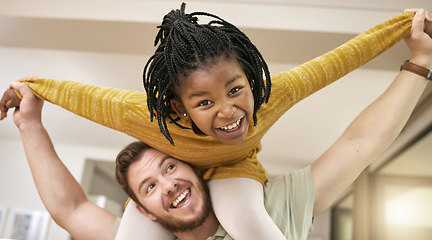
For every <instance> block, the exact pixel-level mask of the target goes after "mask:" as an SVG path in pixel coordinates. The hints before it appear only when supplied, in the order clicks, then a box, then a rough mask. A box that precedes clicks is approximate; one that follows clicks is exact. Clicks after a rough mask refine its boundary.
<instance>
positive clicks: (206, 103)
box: [198, 100, 212, 106]
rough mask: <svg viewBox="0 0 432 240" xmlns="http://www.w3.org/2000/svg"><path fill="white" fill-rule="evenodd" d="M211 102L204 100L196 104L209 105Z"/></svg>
mask: <svg viewBox="0 0 432 240" xmlns="http://www.w3.org/2000/svg"><path fill="white" fill-rule="evenodd" d="M211 103H212V102H211V101H210V100H204V101H201V102H199V103H198V106H207V105H210V104H211Z"/></svg>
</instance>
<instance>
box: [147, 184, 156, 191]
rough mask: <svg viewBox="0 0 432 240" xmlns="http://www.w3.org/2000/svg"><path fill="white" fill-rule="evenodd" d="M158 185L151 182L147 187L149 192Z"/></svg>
mask: <svg viewBox="0 0 432 240" xmlns="http://www.w3.org/2000/svg"><path fill="white" fill-rule="evenodd" d="M155 187H156V184H150V185H148V187H147V192H150V191H151V190H153V189H154V188H155Z"/></svg>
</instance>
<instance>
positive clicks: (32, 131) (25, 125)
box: [10, 82, 116, 240]
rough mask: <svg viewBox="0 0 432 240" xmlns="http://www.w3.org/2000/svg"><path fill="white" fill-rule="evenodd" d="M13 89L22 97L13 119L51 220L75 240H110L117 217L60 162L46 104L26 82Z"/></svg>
mask: <svg viewBox="0 0 432 240" xmlns="http://www.w3.org/2000/svg"><path fill="white" fill-rule="evenodd" d="M11 86H12V88H14V89H15V90H18V91H20V92H21V94H22V96H23V99H22V101H21V102H20V104H19V108H17V109H16V111H15V112H14V116H13V118H14V121H15V124H16V126H17V127H18V129H19V132H20V134H21V139H22V143H23V146H24V150H25V153H26V156H27V161H28V164H29V166H30V170H31V173H32V175H33V179H34V182H35V185H36V188H37V190H38V193H39V196H40V198H41V199H42V201H43V203H44V205H45V207H46V209H47V210H48V212H49V213H50V215H51V217H52V218H53V219H54V221H55V222H56V223H57V224H58V225H59V226H61V227H62V228H64V229H65V230H67V231H68V232H69V233H70V234H71V235H72V236H73V237H74V238H76V239H101V240H102V239H105V240H107V239H111V232H112V230H113V228H114V224H115V222H116V217H115V216H113V215H112V214H110V213H109V212H107V211H106V210H104V209H102V208H100V207H98V206H97V205H95V204H93V203H92V202H90V201H89V200H88V199H87V197H86V196H85V194H84V192H83V190H82V188H81V186H80V185H79V183H78V182H77V181H76V180H75V179H74V177H73V176H72V175H71V173H70V172H69V171H68V170H67V168H66V167H65V166H64V164H63V163H62V162H61V160H60V158H59V157H58V155H57V154H56V152H55V150H54V147H53V145H52V142H51V140H50V138H49V136H48V133H47V132H46V130H45V128H44V126H43V125H42V122H41V110H42V105H43V101H42V100H40V99H37V98H36V97H35V96H34V95H33V94H32V92H31V91H30V89H29V88H28V87H27V85H25V84H23V83H16V82H15V83H13V84H12V85H11ZM10 106H11V105H10Z"/></svg>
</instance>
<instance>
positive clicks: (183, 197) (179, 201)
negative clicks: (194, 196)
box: [171, 188, 190, 208]
mask: <svg viewBox="0 0 432 240" xmlns="http://www.w3.org/2000/svg"><path fill="white" fill-rule="evenodd" d="M189 193H190V189H189V188H187V189H185V190H184V191H183V193H181V194H180V195H179V196H178V197H177V199H175V200H174V202H173V203H172V204H171V208H177V206H178V205H179V203H181V202H182V201H183V200H184V199H185V198H186V196H188V195H189Z"/></svg>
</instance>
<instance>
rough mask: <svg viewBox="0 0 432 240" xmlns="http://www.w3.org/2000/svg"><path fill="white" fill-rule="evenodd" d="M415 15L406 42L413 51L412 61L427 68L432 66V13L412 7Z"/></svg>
mask: <svg viewBox="0 0 432 240" xmlns="http://www.w3.org/2000/svg"><path fill="white" fill-rule="evenodd" d="M407 11H412V12H414V13H415V16H414V18H413V21H412V28H411V34H410V35H409V36H408V37H407V38H405V42H406V44H407V46H408V48H409V49H410V51H411V60H410V61H411V62H413V63H416V64H418V65H421V66H423V67H426V68H431V66H432V14H431V13H430V12H428V11H425V10H424V9H411V10H407Z"/></svg>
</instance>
